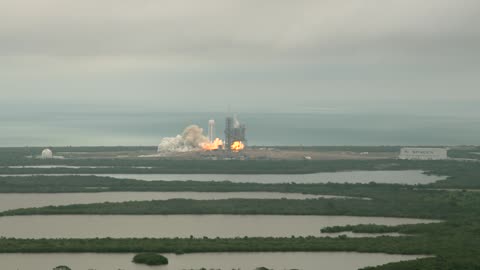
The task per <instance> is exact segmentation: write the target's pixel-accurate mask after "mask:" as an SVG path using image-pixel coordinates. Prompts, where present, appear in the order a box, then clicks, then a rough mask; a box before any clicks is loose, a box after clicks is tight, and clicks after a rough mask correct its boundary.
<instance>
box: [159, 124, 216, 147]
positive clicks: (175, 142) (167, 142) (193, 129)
mask: <svg viewBox="0 0 480 270" xmlns="http://www.w3.org/2000/svg"><path fill="white" fill-rule="evenodd" d="M206 143H208V138H207V137H206V136H205V135H203V129H202V128H201V127H199V126H197V125H191V126H188V127H187V128H185V130H184V131H183V132H182V134H179V135H177V136H175V137H165V138H162V141H161V142H160V144H159V145H158V152H160V153H161V152H190V151H196V150H201V149H202V145H204V144H206Z"/></svg>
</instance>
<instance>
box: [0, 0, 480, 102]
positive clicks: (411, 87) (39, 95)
mask: <svg viewBox="0 0 480 270" xmlns="http://www.w3.org/2000/svg"><path fill="white" fill-rule="evenodd" d="M479 26H480V1H478V0H422V1H418V0H312V1H302V0H295V1H294V0H291V1H287V0H285V1H283V0H263V1H258V0H256V1H253V0H251V1H250V0H238V1H231V0H202V1H198V0H191V1H182V0H172V1H169V0H168V1H165V0H163V1H162V0H102V1H98V0H81V1H79V0H42V1H38V0H0V93H1V98H0V104H3V105H4V104H22V103H24V104H38V103H43V104H96V105H105V106H113V105H118V106H126V105H128V106H133V107H135V106H158V107H159V108H162V109H163V110H190V111H191V110H202V111H205V110H208V109H206V108H209V109H210V108H211V109H213V110H226V107H227V106H228V104H230V106H232V107H234V108H240V109H243V110H246V109H251V110H257V109H259V108H261V107H262V106H264V105H265V104H266V105H265V106H266V107H268V108H290V109H291V110H295V109H296V108H305V107H308V108H315V107H322V106H325V104H328V102H333V101H334V102H360V101H372V100H373V101H377V100H389V101H390V102H404V103H408V102H410V101H430V102H431V101H432V100H442V101H446V102H452V103H454V102H458V101H465V100H468V101H480V82H479V80H480V79H479V78H480V27H479Z"/></svg>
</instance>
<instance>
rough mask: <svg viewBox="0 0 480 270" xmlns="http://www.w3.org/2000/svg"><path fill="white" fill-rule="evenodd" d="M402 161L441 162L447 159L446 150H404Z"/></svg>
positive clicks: (401, 154)
mask: <svg viewBox="0 0 480 270" xmlns="http://www.w3.org/2000/svg"><path fill="white" fill-rule="evenodd" d="M398 158H400V159H409V160H441V159H447V158H448V157H447V149H446V148H408V147H405V148H402V149H401V150H400V156H399V157H398Z"/></svg>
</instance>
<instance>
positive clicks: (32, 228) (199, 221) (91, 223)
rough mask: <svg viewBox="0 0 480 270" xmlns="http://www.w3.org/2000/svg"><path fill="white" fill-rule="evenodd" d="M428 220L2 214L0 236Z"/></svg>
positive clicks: (272, 232) (279, 233)
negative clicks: (7, 215) (3, 215)
mask: <svg viewBox="0 0 480 270" xmlns="http://www.w3.org/2000/svg"><path fill="white" fill-rule="evenodd" d="M429 222H435V221H432V220H423V219H409V218H384V217H351V216H274V215H153V216H144V215H138V216H135V215H110V216H109V215H106V216H101V215H63V216H61V215H59V216H12V217H0V228H1V230H0V236H5V237H16V238H93V237H114V238H122V237H123V238H126V237H152V238H162V237H168V238H173V237H190V236H191V235H193V236H195V237H203V236H206V237H211V238H212V237H222V238H229V237H243V236H249V237H270V236H271V237H290V236H292V235H294V236H310V235H311V236H321V233H320V229H321V228H324V227H327V226H341V225H355V224H379V225H400V224H416V223H429Z"/></svg>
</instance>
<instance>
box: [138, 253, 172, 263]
mask: <svg viewBox="0 0 480 270" xmlns="http://www.w3.org/2000/svg"><path fill="white" fill-rule="evenodd" d="M132 261H133V262H134V263H138V264H146V265H167V264H168V259H167V258H166V257H164V256H162V255H160V254H157V253H140V254H137V255H135V256H134V257H133V260H132Z"/></svg>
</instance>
